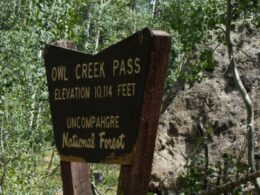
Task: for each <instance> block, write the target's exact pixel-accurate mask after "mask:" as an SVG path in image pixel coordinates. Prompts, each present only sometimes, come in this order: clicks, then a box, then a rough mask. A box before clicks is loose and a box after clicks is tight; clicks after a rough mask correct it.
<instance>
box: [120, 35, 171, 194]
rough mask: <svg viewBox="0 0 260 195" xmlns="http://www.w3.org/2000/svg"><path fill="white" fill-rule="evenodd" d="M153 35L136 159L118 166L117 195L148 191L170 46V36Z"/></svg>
mask: <svg viewBox="0 0 260 195" xmlns="http://www.w3.org/2000/svg"><path fill="white" fill-rule="evenodd" d="M152 34H153V43H152V52H151V56H150V65H149V70H148V76H147V81H146V87H145V94H144V102H143V106H142V114H141V119H140V122H139V134H138V139H137V143H136V147H135V158H134V162H133V164H132V165H122V166H121V172H120V177H119V184H118V191H117V194H118V195H146V193H147V191H148V185H149V181H150V175H151V169H152V161H153V153H154V148H155V140H156V134H157V127H158V121H159V115H160V107H161V98H162V95H163V87H164V79H165V77H166V70H167V65H168V61H169V53H170V45H171V39H170V35H169V34H167V33H165V32H161V31H152Z"/></svg>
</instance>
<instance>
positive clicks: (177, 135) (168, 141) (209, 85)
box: [150, 25, 260, 190]
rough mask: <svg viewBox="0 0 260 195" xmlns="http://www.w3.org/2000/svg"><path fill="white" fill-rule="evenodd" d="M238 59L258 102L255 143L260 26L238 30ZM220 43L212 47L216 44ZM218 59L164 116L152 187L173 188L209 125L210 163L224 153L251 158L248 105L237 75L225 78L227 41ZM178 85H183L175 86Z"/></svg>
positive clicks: (179, 94)
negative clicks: (243, 96)
mask: <svg viewBox="0 0 260 195" xmlns="http://www.w3.org/2000/svg"><path fill="white" fill-rule="evenodd" d="M232 37H233V41H234V43H235V45H236V46H237V47H235V48H234V49H235V51H236V54H235V59H236V63H237V66H238V69H239V71H240V74H241V78H242V81H243V83H244V85H245V87H246V89H247V91H248V92H249V94H250V97H251V99H252V101H253V103H254V111H255V112H254V113H255V124H254V125H255V131H256V139H255V142H256V145H257V144H258V141H259V140H260V136H259V135H260V31H259V30H258V31H257V30H254V29H251V28H250V27H249V25H241V26H240V27H239V28H238V29H237V34H233V35H232ZM217 44H218V43H215V45H213V46H212V47H215V46H216V45H217ZM214 58H215V60H216V61H217V62H218V66H217V67H216V68H215V70H214V71H213V72H212V73H208V77H207V79H205V80H204V81H202V82H201V83H197V84H195V85H194V86H193V87H191V88H189V89H187V90H184V91H178V92H177V93H176V95H175V97H174V99H173V101H172V103H171V104H170V106H169V107H168V108H167V110H166V111H165V112H164V113H163V114H162V116H161V118H160V124H159V129H158V136H157V141H156V152H155V155H154V162H153V170H152V177H151V182H150V188H151V189H157V190H158V189H174V188H175V186H176V178H177V177H178V176H179V175H180V174H181V173H182V172H185V165H186V163H187V157H188V156H190V155H192V154H193V153H194V151H195V149H196V146H198V144H199V143H200V142H201V137H202V133H201V131H202V129H203V128H204V129H208V130H209V131H211V132H210V138H209V143H208V147H209V163H214V162H216V161H218V160H219V159H220V157H221V156H222V155H223V154H224V153H232V154H236V155H241V158H242V159H243V161H244V162H245V163H247V160H246V109H245V106H244V103H243V100H242V98H241V96H240V94H239V92H238V90H237V88H236V86H235V84H234V82H233V81H232V79H228V78H225V76H224V73H225V71H226V70H227V66H228V60H227V51H226V48H225V46H222V45H219V47H217V49H216V52H215V53H214ZM176 88H178V89H179V88H180V87H179V86H176Z"/></svg>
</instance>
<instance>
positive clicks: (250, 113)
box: [226, 0, 260, 194]
mask: <svg viewBox="0 0 260 195" xmlns="http://www.w3.org/2000/svg"><path fill="white" fill-rule="evenodd" d="M232 6H233V5H232V3H231V0H227V18H226V43H227V49H228V57H229V62H230V64H229V68H230V70H231V71H232V75H233V78H234V80H235V83H236V85H237V87H238V89H239V92H240V94H241V96H242V98H243V101H244V103H245V105H246V110H247V135H248V137H247V139H248V162H249V165H250V167H251V172H252V173H253V172H256V165H255V158H254V141H253V140H254V127H253V122H254V110H253V105H252V101H251V99H250V97H249V95H248V93H247V91H246V89H245V87H244V85H243V83H242V81H241V79H240V75H239V72H238V69H237V67H236V63H235V59H234V52H233V44H232V41H231V36H230V34H231V23H232V9H233V7H232ZM254 183H255V187H256V190H257V192H258V194H260V182H259V181H258V180H257V179H255V181H254Z"/></svg>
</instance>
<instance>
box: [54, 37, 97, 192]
mask: <svg viewBox="0 0 260 195" xmlns="http://www.w3.org/2000/svg"><path fill="white" fill-rule="evenodd" d="M54 44H55V45H57V46H61V47H66V48H70V49H76V45H75V44H74V43H73V42H71V41H57V42H55V43H54ZM60 168H61V178H62V188H63V194H64V195H92V191H91V185H90V176H89V166H88V163H85V162H65V161H60Z"/></svg>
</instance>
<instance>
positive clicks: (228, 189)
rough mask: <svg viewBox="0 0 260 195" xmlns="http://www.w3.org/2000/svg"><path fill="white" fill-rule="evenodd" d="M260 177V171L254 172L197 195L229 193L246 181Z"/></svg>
mask: <svg viewBox="0 0 260 195" xmlns="http://www.w3.org/2000/svg"><path fill="white" fill-rule="evenodd" d="M258 177H260V171H256V172H254V173H251V174H247V175H244V176H243V177H241V178H239V179H238V180H235V181H231V182H228V183H226V184H223V185H220V186H215V187H213V188H212V189H210V190H207V191H205V192H202V193H199V194H198V195H219V194H221V193H225V192H231V191H232V190H233V189H234V188H236V187H237V186H240V185H241V184H244V183H246V182H248V181H252V180H255V179H256V178H258Z"/></svg>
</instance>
